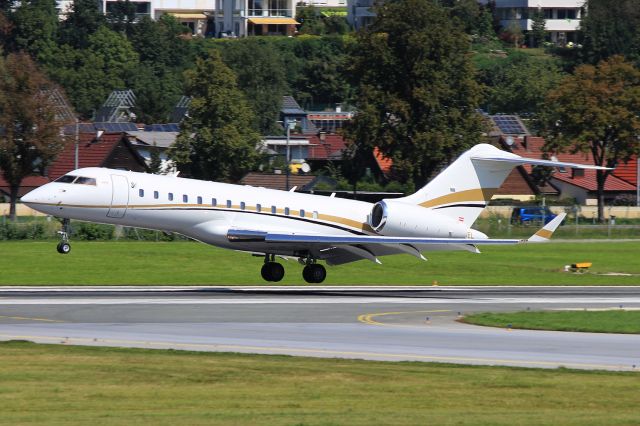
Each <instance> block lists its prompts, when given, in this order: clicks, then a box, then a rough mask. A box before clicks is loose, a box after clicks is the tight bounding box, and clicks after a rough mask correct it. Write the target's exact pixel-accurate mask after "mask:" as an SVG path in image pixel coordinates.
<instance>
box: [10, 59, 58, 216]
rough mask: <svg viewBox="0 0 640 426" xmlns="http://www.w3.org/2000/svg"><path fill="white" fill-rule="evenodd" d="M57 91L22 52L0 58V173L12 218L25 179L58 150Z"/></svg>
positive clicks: (47, 162) (47, 161) (42, 165)
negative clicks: (53, 93) (54, 99)
mask: <svg viewBox="0 0 640 426" xmlns="http://www.w3.org/2000/svg"><path fill="white" fill-rule="evenodd" d="M53 90H58V89H57V87H56V86H55V85H54V84H53V83H51V82H50V81H49V80H47V78H46V77H45V76H44V74H43V73H42V72H41V71H40V70H39V69H38V68H37V66H36V64H35V63H34V62H33V60H32V59H31V58H30V57H29V56H28V55H27V54H26V53H18V54H9V56H8V57H7V58H6V60H5V59H3V58H2V57H0V170H1V171H2V175H3V177H4V179H5V180H6V181H7V183H8V184H9V188H10V200H11V207H10V212H9V213H10V215H11V218H12V219H15V216H16V201H17V199H18V190H19V189H20V185H21V184H22V181H23V179H24V178H25V177H27V176H30V175H33V174H36V173H38V172H40V173H42V172H43V171H44V168H45V167H47V165H48V164H49V163H51V161H52V160H53V159H54V157H55V156H56V155H57V154H58V153H59V152H60V151H61V150H62V148H63V146H64V139H63V137H62V136H61V135H60V130H61V128H62V126H63V125H64V124H65V123H64V122H63V121H62V120H61V119H60V118H59V117H57V115H56V111H57V109H56V106H55V104H54V102H53V99H52V97H51V92H52V91H53Z"/></svg>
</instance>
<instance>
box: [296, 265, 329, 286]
mask: <svg viewBox="0 0 640 426" xmlns="http://www.w3.org/2000/svg"><path fill="white" fill-rule="evenodd" d="M302 278H304V280H305V281H306V282H308V283H310V284H319V283H321V282H322V281H324V279H325V278H327V270H326V269H325V268H324V266H322V265H320V264H318V263H312V264H310V265H307V266H305V267H304V269H303V270H302Z"/></svg>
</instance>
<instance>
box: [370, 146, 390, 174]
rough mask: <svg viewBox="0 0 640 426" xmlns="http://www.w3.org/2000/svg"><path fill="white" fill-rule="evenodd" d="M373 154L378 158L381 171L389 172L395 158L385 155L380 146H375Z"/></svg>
mask: <svg viewBox="0 0 640 426" xmlns="http://www.w3.org/2000/svg"><path fill="white" fill-rule="evenodd" d="M373 156H374V157H375V158H376V162H377V163H378V167H380V171H381V172H382V173H384V174H387V173H389V171H390V170H391V166H393V160H392V159H391V158H389V157H385V156H384V155H383V154H382V152H380V150H379V149H378V147H375V148H373Z"/></svg>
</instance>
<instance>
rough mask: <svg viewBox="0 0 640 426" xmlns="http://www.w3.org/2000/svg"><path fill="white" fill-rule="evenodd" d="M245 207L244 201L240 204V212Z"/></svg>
mask: <svg viewBox="0 0 640 426" xmlns="http://www.w3.org/2000/svg"><path fill="white" fill-rule="evenodd" d="M245 207H246V204H245V203H244V201H241V202H240V210H244V208H245Z"/></svg>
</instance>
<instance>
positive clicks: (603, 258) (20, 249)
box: [0, 242, 640, 285]
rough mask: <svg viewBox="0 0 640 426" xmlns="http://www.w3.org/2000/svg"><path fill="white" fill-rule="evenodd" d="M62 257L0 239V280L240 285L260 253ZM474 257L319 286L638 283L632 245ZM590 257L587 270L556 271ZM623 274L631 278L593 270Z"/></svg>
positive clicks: (395, 264)
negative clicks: (575, 272) (590, 264)
mask: <svg viewBox="0 0 640 426" xmlns="http://www.w3.org/2000/svg"><path fill="white" fill-rule="evenodd" d="M72 246H73V249H72V251H71V253H70V254H68V255H65V256H63V255H60V254H58V253H56V250H55V243H54V242H0V259H2V267H1V268H0V285H49V284H51V285H56V284H65V285H83V284H92V285H98V284H100V285H118V284H136V285H158V284H167V285H180V284H200V285H208V284H211V285H214V284H220V285H243V284H264V281H263V280H262V279H261V278H260V267H261V265H262V258H259V257H252V256H251V255H249V254H246V253H237V252H233V251H228V250H222V249H217V248H213V247H210V246H206V245H204V244H200V243H195V242H171V243H155V242H74V243H73V244H72ZM482 252H483V253H482V254H480V255H477V254H473V253H468V252H433V253H426V257H427V258H429V261H428V262H422V261H419V260H418V259H416V258H414V257H412V256H408V255H398V256H389V257H383V258H382V262H383V265H376V264H373V263H371V262H369V261H360V262H355V263H352V264H348V265H343V266H337V267H329V268H328V270H327V272H328V277H327V280H326V281H325V284H328V285H332V284H335V285H339V284H353V285H358V284H406V285H410V284H415V285H432V284H433V283H434V282H437V283H438V284H440V285H456V284H487V285H489V284H510V285H526V284H531V285H639V284H640V262H639V261H638V254H639V253H640V242H599V243H587V242H572V243H550V244H530V245H520V246H511V247H497V246H486V247H483V248H482ZM576 262H592V263H593V267H592V269H591V272H590V273H586V274H572V273H566V272H561V271H562V269H563V266H564V265H567V264H571V263H576ZM282 263H283V264H284V266H285V270H286V272H287V275H286V276H285V279H284V280H283V281H282V282H281V284H284V285H299V284H304V281H303V280H302V278H301V271H302V267H301V266H300V265H299V264H298V263H297V262H296V261H282ZM603 273H626V274H633V275H632V276H619V275H597V274H603Z"/></svg>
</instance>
